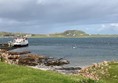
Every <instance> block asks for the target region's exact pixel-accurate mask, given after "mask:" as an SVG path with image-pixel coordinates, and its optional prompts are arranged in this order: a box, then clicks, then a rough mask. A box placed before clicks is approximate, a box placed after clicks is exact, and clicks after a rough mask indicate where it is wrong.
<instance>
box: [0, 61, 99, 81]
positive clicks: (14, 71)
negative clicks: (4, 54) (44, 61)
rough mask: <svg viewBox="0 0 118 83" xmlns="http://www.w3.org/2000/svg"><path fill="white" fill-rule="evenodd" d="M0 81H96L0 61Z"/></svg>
mask: <svg viewBox="0 0 118 83" xmlns="http://www.w3.org/2000/svg"><path fill="white" fill-rule="evenodd" d="M0 83H97V82H96V81H94V80H91V79H87V78H83V77H82V76H73V75H63V74H60V73H57V72H53V71H42V70H38V69H33V68H29V67H25V66H19V65H9V64H6V63H2V62H0Z"/></svg>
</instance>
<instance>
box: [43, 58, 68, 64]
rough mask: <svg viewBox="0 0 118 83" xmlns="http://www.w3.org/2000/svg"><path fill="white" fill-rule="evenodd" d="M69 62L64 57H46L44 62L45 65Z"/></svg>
mask: <svg viewBox="0 0 118 83" xmlns="http://www.w3.org/2000/svg"><path fill="white" fill-rule="evenodd" d="M69 63H70V62H69V61H68V60H64V59H62V58H61V59H47V60H46V62H45V63H44V64H45V65H46V66H61V65H65V64H69Z"/></svg>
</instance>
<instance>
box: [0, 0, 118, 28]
mask: <svg viewBox="0 0 118 83" xmlns="http://www.w3.org/2000/svg"><path fill="white" fill-rule="evenodd" d="M117 4H118V0H0V18H1V19H3V20H1V21H4V22H1V23H0V26H1V27H9V26H10V27H12V26H14V27H15V26H21V27H27V26H28V27H29V26H34V27H35V26H37V27H44V28H45V27H46V28H48V27H53V26H55V25H58V26H62V25H73V24H99V23H100V24H101V23H102V24H103V23H112V22H118V19H117V17H118V6H117ZM5 23H6V25H4V24H5Z"/></svg>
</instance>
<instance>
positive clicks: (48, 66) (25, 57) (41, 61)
mask: <svg viewBox="0 0 118 83" xmlns="http://www.w3.org/2000/svg"><path fill="white" fill-rule="evenodd" d="M0 61H1V62H5V63H8V64H16V65H24V66H28V67H32V68H36V69H41V70H51V71H56V72H59V73H63V74H77V73H78V72H79V70H80V69H81V68H80V67H67V66H65V65H66V64H69V63H70V62H69V61H68V60H65V59H63V58H59V59H56V58H53V57H46V56H43V55H38V54H32V53H31V52H30V51H22V52H11V51H8V50H4V49H0Z"/></svg>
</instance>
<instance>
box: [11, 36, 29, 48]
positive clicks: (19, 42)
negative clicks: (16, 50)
mask: <svg viewBox="0 0 118 83" xmlns="http://www.w3.org/2000/svg"><path fill="white" fill-rule="evenodd" d="M9 43H10V44H11V45H12V46H13V47H24V46H28V43H29V42H28V39H27V38H22V37H19V38H15V39H14V40H13V41H12V42H11V41H10V42H9Z"/></svg>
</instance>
